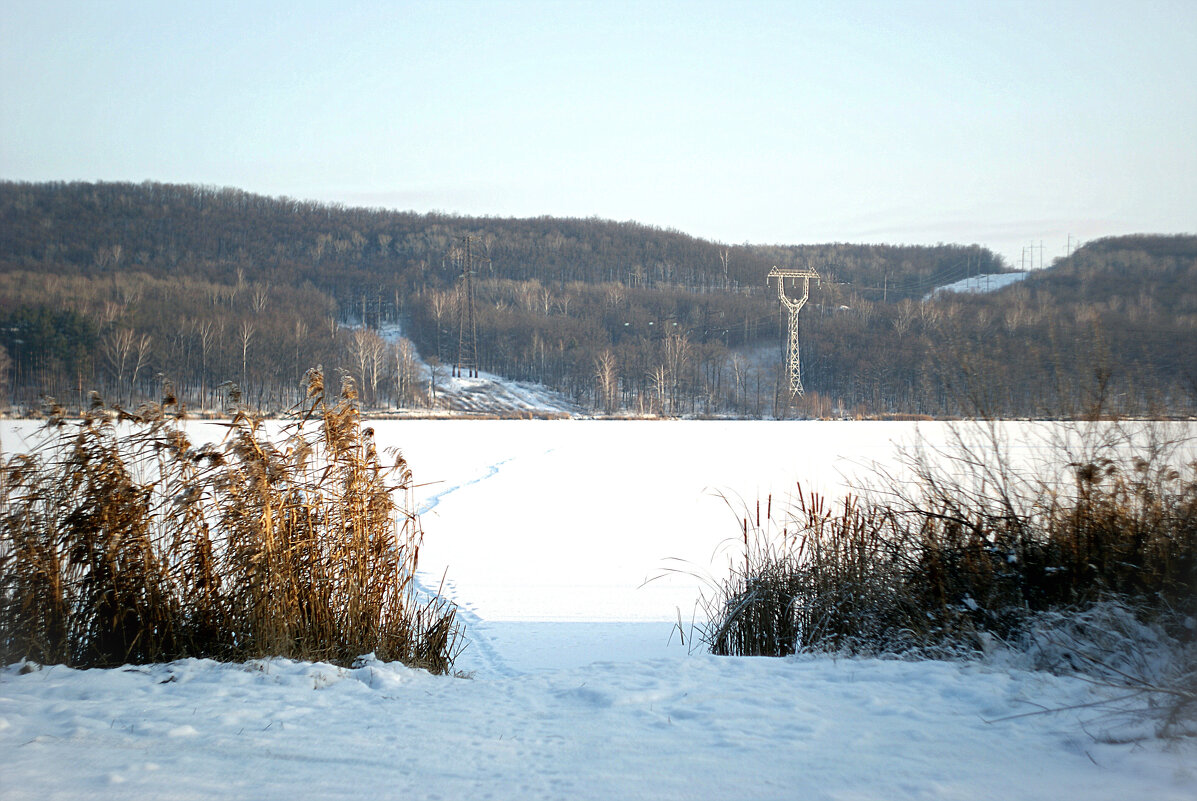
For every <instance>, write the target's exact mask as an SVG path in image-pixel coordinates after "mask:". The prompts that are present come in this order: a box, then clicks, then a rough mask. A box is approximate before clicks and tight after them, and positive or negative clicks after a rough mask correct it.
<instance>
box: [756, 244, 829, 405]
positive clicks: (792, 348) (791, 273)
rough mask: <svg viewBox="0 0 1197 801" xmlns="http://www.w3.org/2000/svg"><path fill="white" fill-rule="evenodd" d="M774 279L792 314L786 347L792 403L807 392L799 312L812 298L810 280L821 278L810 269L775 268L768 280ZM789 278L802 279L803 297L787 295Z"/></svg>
mask: <svg viewBox="0 0 1197 801" xmlns="http://www.w3.org/2000/svg"><path fill="white" fill-rule="evenodd" d="M774 278H776V279H777V297H778V298H779V299H780V300H781V305H783V306H785V307H786V309H787V310H788V311H789V313H790V326H789V329H790V330H789V339H788V340H787V345H786V364H787V365H788V367H789V372H790V386H789V397H788V399H789V400H791V401H792V400H793V399H794V398H796V397H798V396H800V395H802V394H803V393H804V391H805V390H803V388H802V360H801V358H800V356H799V351H798V312H800V311H802V307H803V306H805V305H806V299H807V298H809V297H810V279H812V278H814V279H816V280H820V278H821V276H820V275H819V273H818V272H816V271H815V270H812V269H810V268H809V267H808V268H806V269H801V270H791V269H781V268H778V267H774V268H773V269H772V270H770V271H769V279H768V280H772V279H774ZM787 278H793V279H796V278H801V279H802V297H800V298H797V299H795V298H791V297H789V296H787V295H786V279H787Z"/></svg>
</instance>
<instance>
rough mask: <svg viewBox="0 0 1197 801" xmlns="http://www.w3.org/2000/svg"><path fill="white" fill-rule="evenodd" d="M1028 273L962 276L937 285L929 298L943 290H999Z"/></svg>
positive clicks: (1016, 281) (1014, 282)
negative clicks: (956, 279)
mask: <svg viewBox="0 0 1197 801" xmlns="http://www.w3.org/2000/svg"><path fill="white" fill-rule="evenodd" d="M1027 275H1028V273H1025V272H1022V273H992V274H988V275H974V276H972V277H971V278H962V279H960V280H959V281H956V282H954V283H951V284H944V285H943V286H939V287H936V288H935V289H933V290H931V292H930V293H929V294H928V295H927V298H932V297H934V296H936V295H938V294H940V293H941V292H997V291H998V290H999V289H1004V288H1006V287H1008V286H1010V285H1011V284H1016V283H1018V282H1019V281H1021V280H1023V279H1024V278H1026V277H1027ZM924 299H925V298H924Z"/></svg>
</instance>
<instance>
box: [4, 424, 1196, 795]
mask: <svg viewBox="0 0 1197 801" xmlns="http://www.w3.org/2000/svg"><path fill="white" fill-rule="evenodd" d="M190 425H191V426H192V427H193V433H194V435H195V436H197V437H202V436H210V437H212V438H217V437H219V435H220V433H221V430H220V429H219V427H218V426H215V425H212V424H209V423H201V422H193V423H191V424H190ZM373 425H374V427H375V429H376V436H377V439H378V440H379V442H380V443H381V444H383V445H387V444H394V445H398V446H400V447H401V448H402V449H403V452H404V455H405V456H406V457H407V459H408V460H409V462H410V463H411V465H412V467H413V470H414V471H415V478H416V481H417V482H421V483H422V484H421V486H420V487H419V488H418V490H417V493H416V502H417V504H418V506H419V508H420V509H421V510H422V519H423V522H424V527H425V530H426V541H425V546H424V548H423V549H422V550H421V564H422V570H421V574H420V583H421V584H422V586H423V587H424V588H425V589H433V590H435V589H436V588H437V586H439V585H440V583H441V580H442V577H444V580H445V584H444V587H445V591H446V592H447V593H448V594H449V595H450V596H452V597H453V598H455V599H456V600H457V601H458V602H459V603H461V604H462V605H463V617H464V618H465V620H466V622H467V625H468V630H467V636H468V637H469V639H470V646H469V648H467V650H466V651H465V652H464V653H463V654H462V656H461V658H460V660H459V662H458V665H457V667H458V668H459V669H460V670H461V671H463V672H464V673H466V674H468V675H469V676H470V677H468V678H464V677H435V676H431V675H429V674H427V673H425V672H422V671H416V670H411V669H408V668H405V667H403V666H401V665H395V664H383V663H379V662H377V661H374V660H373V659H372V658H366V659H363V660H362V661H361V663H360V664H359V666H357V667H355V668H353V669H343V668H337V667H333V666H330V665H324V664H311V663H298V662H292V661H288V660H264V661H258V662H252V663H249V664H234V665H222V664H218V663H214V662H210V661H205V660H186V661H182V662H177V663H173V664H169V665H154V666H142V667H126V668H124V669H116V670H83V671H80V670H71V669H67V668H63V667H46V668H42V669H30V667H32V666H27V667H26V669H27V670H29V672H26V673H22V672H21V668H20V666H10V667H7V668H4V669H2V670H0V758H2V759H3V765H4V767H3V769H2V771H0V798H3V799H24V798H37V799H39V801H40V800H41V799H53V798H81V797H87V798H113V799H116V798H129V797H152V798H164V799H185V798H209V797H213V796H216V795H220V796H222V797H231V798H261V799H271V798H280V799H289V800H290V799H305V798H327V797H330V796H336V797H348V796H358V797H363V798H382V797H385V798H390V797H415V798H446V799H456V798H494V799H538V798H546V799H548V798H562V799H574V798H582V799H586V798H595V799H606V798H653V799H669V798H718V799H738V798H743V799H772V798H810V799H829V800H830V799H855V798H887V799H888V798H894V799H928V798H936V799H1002V800H1003V801H1006V800H1007V799H1068V798H1084V799H1087V801H1088V800H1094V801H1098V800H1100V799H1111V801H1112V800H1113V799H1119V800H1121V799H1131V798H1152V799H1186V800H1187V799H1192V798H1193V797H1197V748H1195V747H1194V743H1193V742H1191V741H1189V742H1185V741H1173V742H1169V741H1159V740H1152V739H1147V740H1145V741H1137V742H1125V740H1127V739H1128V732H1129V733H1130V734H1134V733H1136V731H1137V730H1136V729H1135V727H1134V725H1133V721H1128V720H1127V719H1126V717H1125V716H1120V715H1112V714H1110V713H1109V712H1108V707H1107V706H1099V707H1084V706H1081V705H1083V704H1091V703H1093V702H1097V701H1103V700H1106V699H1108V698H1109V697H1110V696H1111V695H1112V694H1113V692H1114V691H1113V690H1110V689H1108V688H1104V687H1102V686H1100V685H1097V684H1094V683H1093V682H1091V681H1085V680H1082V679H1080V678H1077V677H1064V676H1055V675H1052V674H1049V673H1044V672H1033V671H1028V670H1023V669H1022V668H1021V667H1020V666H1019V664H1018V663H1017V662H1012V661H1009V660H1006V661H1001V660H992V661H990V662H986V663H972V664H960V663H948V662H931V661H922V662H901V661H883V660H871V659H832V658H823V657H797V658H790V659H764V658H757V659H739V658H717V657H711V656H709V655H704V654H700V653H689V648H688V646H689V645H690V643H689V641H687V643H686V644H685V645H683V644H682V642H681V640H680V636H679V634H682V633H684V634H685V635H686V636H687V637H688V636H689V626H688V624H689V621H690V617H691V615H692V613H693V604H694V599H695V596H696V594H697V591H698V590H699V589H700V587H701V579H700V578H699V577H696V576H691V575H687V574H686V573H684V572H683V573H681V574H668V575H666V576H665V577H664V578H661V579H659V580H656V581H650V582H649V583H648V584H645V580H646V579H650V578H653V577H654V576H658V575H661V574H662V573H663V572H664V571H665V570H666V569H667V568H668V567H669V566H672V565H686V566H688V569H692V570H693V572H695V573H698V574H702V573H704V572H706V573H718V572H719V571H720V570H721V567H722V565H723V564H725V560H726V559H727V558H728V555H729V551H728V543H727V539H726V538H728V537H731V536H734V535H735V534H737V532H738V523H737V518H736V515H737V514H738V500H737V498H738V497H743V498H744V500H745V501H746V502H747V504H748V505H749V506H750V507H751V506H752V505H753V504H754V503H755V500H756V498H757V495H758V493H759V494H760V497H761V499H762V501H764V499H765V497H766V496H767V495H768V494H769V493H770V492H772V493H774V494H775V496H776V497H777V500H776V501H775V502H777V503H780V502H781V500H782V499H783V498H784V497H785V496H786V495H787V494H788V493H791V492H792V491H793V488H794V482H795V481H797V480H799V479H801V480H802V482H803V487H804V488H810V489H819V490H821V491H824V492H827V493H829V494H832V495H835V494H839V493H842V492H844V491H845V490H846V488H847V486H848V485H849V484H850V483H852V481H853V476H854V475H856V474H858V473H860V472H861V471H862V469H863V468H862V467H860V466H861V465H867V464H868V463H869V462H871V461H873V460H878V461H885V460H886V459H889V458H891V455H892V450H893V447H894V443H895V442H903V441H907V440H909V438H910V437H911V436H912V435H913V432H914V426H913V425H912V424H908V423H880V422H869V423H846V422H839V423H837V422H786V423H762V422H677V421H674V422H630V421H629V422H614V421H576V420H575V421H566V420H561V421H465V420H440V421H429V420H398V421H378V422H375V423H373ZM1011 426H1012V427H1013V428H1014V430H1015V431H1019V430H1021V429H1019V428H1018V427H1017V426H1018V424H1011ZM33 427H34V426H33V424H30V423H5V424H3V427H0V442H2V443H3V445H4V449H5V450H6V451H7V452H12V451H14V450H18V449H19V447H20V443H21V441H22V439H23V438H27V437H29V436H31V434H30V432H31V431H32V429H33ZM920 430H921V431H923V432H924V434H926V435H928V436H930V437H932V438H934V437H942V435H943V432H942V431H941V430H940V429H938V428H937V427H936V426H934V425H933V426H928V425H927V424H922V425H921V426H920ZM715 492H723V493H724V494H725V495H727V496H728V497H730V498H731V499H732V500H731V506H732V507H733V508H729V505H728V503H726V502H725V501H724V500H723V499H721V498H720V497H718V496H717V495H716V494H713V493H715ZM671 558H676V559H677V560H679V561H676V562H675V561H671ZM679 617H680V618H681V620H682V621H683V625H682V626H681V627H680V632H679V627H678V626H677V622H678V619H679ZM1071 707H1075V708H1071ZM1066 708H1067V709H1066ZM1043 710H1060V711H1056V712H1053V713H1050V714H1038V713H1040V712H1042V711H1043ZM1028 713H1036V714H1028Z"/></svg>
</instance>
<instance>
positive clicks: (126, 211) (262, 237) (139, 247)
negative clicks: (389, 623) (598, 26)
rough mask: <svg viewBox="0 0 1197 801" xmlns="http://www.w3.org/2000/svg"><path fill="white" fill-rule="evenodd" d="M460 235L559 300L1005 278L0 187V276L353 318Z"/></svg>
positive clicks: (957, 252) (924, 262)
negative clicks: (288, 294)
mask: <svg viewBox="0 0 1197 801" xmlns="http://www.w3.org/2000/svg"><path fill="white" fill-rule="evenodd" d="M465 234H470V235H473V236H474V237H476V244H475V247H476V248H477V250H478V256H480V257H483V258H484V259H485V260H486V261H485V270H486V271H487V274H488V275H491V276H493V277H496V278H505V279H511V280H516V281H524V280H533V279H534V280H538V281H541V282H542V283H545V284H558V285H560V284H565V283H569V282H584V283H590V284H595V283H606V282H615V283H620V284H622V285H624V286H628V287H657V286H663V285H670V286H677V287H683V288H686V289H690V290H698V291H705V290H710V289H712V288H719V289H724V288H728V287H731V288H737V287H743V288H751V289H752V290H763V289H764V285H765V275H766V274H767V273H768V271H769V269H770V268H771V267H773V266H775V265H778V266H782V267H786V266H795V265H800V264H802V265H804V264H806V263H808V262H810V263H813V264H817V265H831V266H832V269H833V271H834V278H835V279H836V280H838V281H842V282H845V283H850V284H854V285H858V286H860V287H861V288H862V289H866V290H869V291H876V292H883V291H885V288H886V286H887V282H888V283H889V284H890V285H892V286H893V287H894V292H895V293H898V296H899V297H900V293H901V292H902V291H908V293H913V292H917V291H919V290H920V289H925V288H929V287H931V286H933V285H935V284H937V283H945V281H943V280H942V279H943V278H944V277H945V276H949V275H951V276H955V277H962V276H963V275H965V274H967V273H968V272H970V271H971V272H972V273H974V274H975V273H977V272H982V273H984V272H1000V271H1002V266H1001V264H1000V262H999V260H998V258H997V257H996V256H994V254H992V253H991V252H989V251H987V250H984V249H982V248H976V247H961V246H956V245H942V246H937V247H915V246H887V245H882V246H867V245H841V244H832V245H808V246H774V247H769V246H753V245H724V244H721V243H715V242H709V241H706V240H702V239H697V238H695V237H692V236H688V235H686V234H683V233H681V232H678V231H672V230H662V229H660V228H653V227H650V226H645V225H640V224H637V223H632V222H623V223H621V222H612V221H609V220H600V219H597V218H590V219H562V218H552V217H540V218H535V219H502V218H493V217H482V218H478V217H460V216H453V215H445V214H416V213H413V212H396V211H386V210H380V209H365V208H346V207H342V206H338V205H329V204H322V203H315V202H309V201H297V200H291V199H288V198H271V197H264V196H260V195H253V194H249V193H247V192H242V191H240V190H236V189H217V188H213V187H205V186H189V185H168V184H156V183H144V184H115V183H114V184H104V183H101V184H89V183H45V184H19V183H11V182H5V183H0V263H2V265H3V267H4V268H5V269H8V270H11V269H29V268H36V269H46V270H50V271H53V272H60V273H81V274H86V275H93V274H96V273H98V272H111V271H113V270H125V271H138V272H144V273H147V274H149V275H154V276H158V277H164V276H168V275H187V276H188V277H192V278H202V279H204V280H211V281H219V282H225V283H227V282H229V281H231V280H234V279H235V277H236V275H237V273H238V271H240V273H241V274H242V276H243V278H244V280H247V281H259V282H266V281H268V282H285V283H289V284H293V285H296V284H300V283H302V282H304V281H310V282H311V283H312V284H313V285H314V286H317V287H319V288H320V289H321V290H323V291H326V292H328V293H329V294H330V295H332V296H333V297H334V298H336V299H337V300H338V301H340V302H342V303H343V304H349V303H352V302H354V300H355V299H358V298H360V296H361V293H362V291H363V290H364V289H365V288H367V287H370V288H371V290H372V291H376V290H377V289H378V288H379V287H382V288H383V290H384V294H392V293H393V290H394V289H395V288H400V289H403V290H411V289H413V288H419V287H423V286H425V285H427V284H432V285H445V284H452V282H453V281H454V280H456V273H455V272H454V271H453V270H452V269H450V264H449V254H450V253H451V251H452V249H453V248H454V246H455V244H456V243H457V241H458V240H459V238H460V237H461V236H462V235H465ZM949 280H954V279H949ZM902 287H906V290H903V289H902Z"/></svg>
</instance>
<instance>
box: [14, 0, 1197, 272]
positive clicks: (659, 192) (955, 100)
mask: <svg viewBox="0 0 1197 801" xmlns="http://www.w3.org/2000/svg"><path fill="white" fill-rule="evenodd" d="M0 179H3V180H19V181H46V180H84V181H101V180H102V181H135V182H140V181H144V180H152V181H162V182H171V183H176V182H178V183H197V184H206V185H214V186H231V187H237V188H240V189H244V190H246V191H250V192H257V193H262V194H267V195H285V196H289V197H294V198H300V199H313V200H320V201H326V202H336V203H342V204H345V205H350V206H359V205H360V206H371V207H384V208H395V209H401V210H414V211H419V212H426V211H443V212H452V213H459V214H467V215H489V216H497V217H511V216H515V217H528V216H539V215H553V216H569V217H591V216H597V217H602V218H609V219H615V220H634V221H637V222H641V223H645V224H649V225H654V226H658V227H662V228H672V229H677V230H680V231H683V232H685V233H688V234H692V235H695V236H699V237H703V238H706V239H712V240H715V241H719V242H725V243H733V244H738V243H742V242H750V243H754V244H810V243H820V242H872V243H876V242H886V243H895V244H898V243H909V244H933V243H937V242H958V243H961V244H973V243H978V244H981V245H985V246H988V247H990V248H992V249H993V250H994V251H996V252H997V253H999V254H1000V255H1002V256H1004V257H1005V258H1006V260H1007V262H1008V263H1010V264H1011V266H1014V267H1019V266H1023V265H1026V264H1028V262H1027V261H1026V258H1027V256H1026V254H1027V251H1028V249H1029V248H1030V247H1031V246H1034V250H1033V253H1034V259H1035V265H1036V266H1038V265H1039V264H1040V263H1044V264H1050V263H1051V260H1052V259H1053V258H1056V257H1058V256H1062V255H1064V254H1065V252H1066V249H1067V248H1068V246H1069V243H1071V244H1072V245H1073V246H1074V247H1075V245H1076V242H1077V241H1078V240H1079V241H1088V240H1090V239H1094V238H1097V237H1101V236H1111V235H1118V234H1127V233H1140V232H1145V233H1197V2H1195V1H1194V0H1179V2H1142V1H1141V0H1136V1H1135V2H1126V0H1118V1H1117V2H1102V1H1101V0H1093V1H1092V2H1051V0H1048V1H1047V2H1043V1H1042V0H1040V1H1039V2H1028V3H1022V2H971V1H970V0H957V1H956V2H949V0H943V1H942V2H905V1H904V0H892V1H891V2H839V3H825V2H817V3H816V2H810V3H808V2H797V1H795V2H679V3H674V2H651V1H650V0H641V1H640V2H629V3H623V2H615V1H612V2H517V1H515V0H512V1H511V2H489V3H484V2H450V1H446V2H376V3H367V2H355V1H354V0H341V1H340V2H315V1H314V0H313V1H307V0H291V2H278V3H266V2H254V0H238V1H237V2H231V3H223V2H202V3H175V2H163V1H162V0H152V2H99V1H97V0H91V1H89V2H56V1H55V0H39V2H36V3H32V2H26V0H0ZM1040 245H1042V248H1040Z"/></svg>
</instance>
